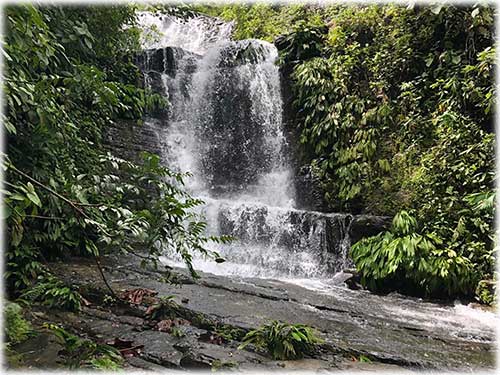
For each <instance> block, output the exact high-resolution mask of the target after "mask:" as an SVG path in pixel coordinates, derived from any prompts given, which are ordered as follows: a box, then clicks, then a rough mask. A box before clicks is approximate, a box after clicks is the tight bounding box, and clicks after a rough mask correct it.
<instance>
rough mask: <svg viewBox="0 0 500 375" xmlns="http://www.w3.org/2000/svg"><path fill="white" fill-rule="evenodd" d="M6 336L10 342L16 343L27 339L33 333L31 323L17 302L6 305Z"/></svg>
mask: <svg viewBox="0 0 500 375" xmlns="http://www.w3.org/2000/svg"><path fill="white" fill-rule="evenodd" d="M4 319H5V320H4V322H5V337H6V339H7V341H8V343H9V344H12V345H15V344H18V343H20V342H23V341H24V340H26V339H27V338H28V337H29V335H30V334H31V333H32V329H31V325H30V324H29V322H27V321H26V320H25V319H24V317H23V315H22V308H21V306H19V305H18V304H17V303H12V302H8V303H7V304H6V305H5V307H4Z"/></svg>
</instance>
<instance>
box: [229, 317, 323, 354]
mask: <svg viewBox="0 0 500 375" xmlns="http://www.w3.org/2000/svg"><path fill="white" fill-rule="evenodd" d="M321 343H323V340H322V339H321V338H319V337H318V336H317V335H316V332H315V330H314V329H313V328H311V327H309V326H306V325H303V324H287V323H282V322H278V321H273V322H271V323H270V324H266V325H264V326H262V327H259V328H257V329H255V330H252V331H250V332H248V333H247V334H246V335H245V337H244V338H243V343H242V344H241V345H240V346H239V347H238V349H243V348H244V347H246V346H247V345H249V344H253V345H255V346H256V347H257V348H263V349H266V350H267V352H268V353H269V354H270V355H271V356H272V357H273V359H279V360H286V359H296V358H302V357H303V356H304V354H309V353H311V352H312V350H313V349H314V347H315V345H317V344H321Z"/></svg>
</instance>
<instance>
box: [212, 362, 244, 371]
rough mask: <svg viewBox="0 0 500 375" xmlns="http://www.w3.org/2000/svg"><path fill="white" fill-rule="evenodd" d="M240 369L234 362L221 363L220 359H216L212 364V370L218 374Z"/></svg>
mask: <svg viewBox="0 0 500 375" xmlns="http://www.w3.org/2000/svg"><path fill="white" fill-rule="evenodd" d="M236 367H238V363H237V362H234V361H227V362H226V361H221V360H220V359H215V360H214V361H213V362H212V366H211V370H212V372H217V371H219V370H228V369H234V368H236Z"/></svg>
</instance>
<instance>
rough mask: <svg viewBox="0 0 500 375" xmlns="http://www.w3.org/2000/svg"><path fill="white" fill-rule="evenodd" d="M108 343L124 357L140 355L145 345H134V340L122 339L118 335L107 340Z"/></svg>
mask: <svg viewBox="0 0 500 375" xmlns="http://www.w3.org/2000/svg"><path fill="white" fill-rule="evenodd" d="M106 344H108V345H110V346H112V347H114V348H116V349H117V350H118V351H119V352H120V354H121V355H122V356H123V357H134V356H136V355H139V354H140V352H141V349H143V348H144V345H135V346H134V345H133V344H134V342H133V341H132V340H122V339H120V338H118V337H116V338H114V339H113V340H110V341H107V342H106Z"/></svg>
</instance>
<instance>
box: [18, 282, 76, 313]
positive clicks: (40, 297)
mask: <svg viewBox="0 0 500 375" xmlns="http://www.w3.org/2000/svg"><path fill="white" fill-rule="evenodd" d="M21 298H22V299H26V300H28V301H31V302H40V303H41V304H43V305H47V306H49V307H50V308H52V307H57V308H61V309H65V310H68V311H79V310H80V309H81V304H82V301H83V302H85V301H84V300H83V299H82V296H81V295H80V293H78V292H77V291H75V290H73V289H72V288H71V287H70V286H68V285H66V284H65V283H64V282H63V281H61V280H59V279H58V278H57V277H55V276H54V275H51V274H49V273H45V274H44V275H40V276H38V282H37V283H36V284H35V285H34V286H33V287H32V288H30V289H28V290H26V291H25V292H24V293H23V294H22V295H21Z"/></svg>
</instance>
